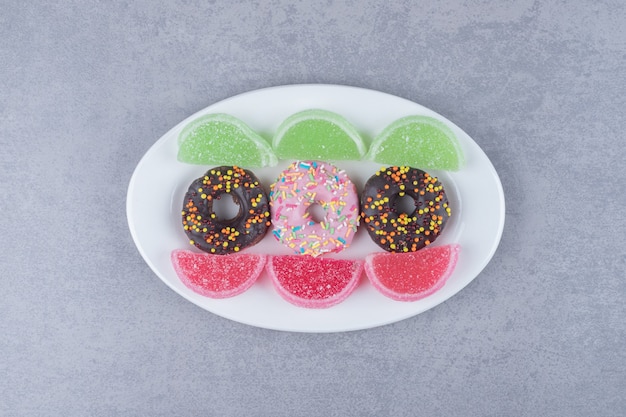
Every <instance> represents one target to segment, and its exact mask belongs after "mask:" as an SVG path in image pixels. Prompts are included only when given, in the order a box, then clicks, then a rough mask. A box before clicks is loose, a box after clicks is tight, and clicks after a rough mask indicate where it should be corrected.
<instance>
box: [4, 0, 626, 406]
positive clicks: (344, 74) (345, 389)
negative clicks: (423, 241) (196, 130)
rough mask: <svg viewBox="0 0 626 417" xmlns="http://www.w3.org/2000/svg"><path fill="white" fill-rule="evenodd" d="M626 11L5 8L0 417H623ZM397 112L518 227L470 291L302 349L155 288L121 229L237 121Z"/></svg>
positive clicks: (514, 6)
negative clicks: (183, 124) (180, 129)
mask: <svg viewBox="0 0 626 417" xmlns="http://www.w3.org/2000/svg"><path fill="white" fill-rule="evenodd" d="M625 20H626V8H625V6H624V3H623V2H621V1H571V2H538V1H502V2H496V1H494V2H489V1H480V0H469V1H457V2H454V1H441V2H432V4H421V5H417V4H414V3H413V2H410V1H395V2H377V1H373V0H364V1H361V2H357V1H345V2H338V1H332V0H328V1H323V2H322V1H314V2H304V1H291V2H289V1H283V0H272V1H269V0H268V1H263V0H258V1H253V2H239V1H238V2H231V1H221V0H217V1H215V0H214V1H207V2H183V1H170V2H164V3H161V4H160V5H157V4H156V3H153V2H149V1H137V2H128V1H112V2H101V3H100V2H94V1H69V2H38V1H34V2H17V1H6V0H5V1H1V2H0V39H2V41H1V42H0V86H1V88H0V145H1V148H2V150H1V152H0V175H1V176H0V208H1V210H2V216H1V217H0V226H1V229H0V230H1V232H2V238H1V239H0V252H1V253H2V256H1V257H0V334H2V336H1V337H0V375H1V377H0V415H2V416H31V415H33V416H34V415H42V416H43V415H46V416H57V415H67V416H87V415H98V416H100V415H102V416H108V415H146V416H172V415H181V416H182V415H214V416H242V415H255V416H352V415H354V416H415V415H425V416H436V415H441V416H470V415H477V416H503V415H516V416H517V415H528V416H537V415H542V416H591V415H599V416H623V415H625V413H626V395H625V394H624V393H625V392H626V349H625V345H626V308H625V304H624V295H625V293H626V278H625V270H626V239H625V238H624V235H625V232H626V224H625V223H626V222H625V219H626V215H625V214H624V207H625V206H626V200H625V197H624V196H625V195H626V189H625V185H624V184H626V164H625V160H626V152H625V150H624V143H623V142H624V130H625V128H626V122H625V118H624V108H626V100H625V98H624V97H626V89H625V82H624V80H625V78H626V77H625V76H626V32H625V29H624V27H625V26H626V25H625V23H626V21H625ZM294 83H330V84H345V85H353V86H359V87H365V88H371V89H375V90H380V91H384V92H387V93H391V94H395V95H398V96H400V97H404V98H407V99H409V100H413V101H416V102H418V103H420V104H423V105H425V106H427V107H430V108H432V109H433V110H435V111H437V112H439V113H441V114H443V115H444V116H446V117H448V118H449V119H451V120H452V121H454V122H455V123H456V124H457V125H459V126H461V127H462V128H463V129H464V130H465V131H467V132H468V133H469V134H470V135H471V136H472V137H473V138H474V139H475V140H476V142H477V143H478V144H479V145H480V146H481V147H482V148H483V149H484V150H485V152H486V153H487V155H488V156H489V157H490V158H491V160H492V162H493V164H494V165H495V167H496V169H497V170H498V172H499V174H500V177H501V180H502V183H503V187H504V191H505V195H506V201H507V210H506V216H507V218H506V225H505V229H504V234H503V237H502V242H501V245H500V247H499V249H498V251H497V253H496V254H495V257H494V258H493V260H492V262H491V263H490V264H489V265H488V266H487V268H486V269H485V270H484V271H483V273H482V274H480V275H479V276H478V277H477V278H476V279H475V280H474V281H473V282H472V283H471V284H470V285H469V286H468V287H467V288H465V289H464V290H463V291H461V292H460V293H459V294H457V295H456V296H455V297H453V298H451V299H450V300H448V301H447V302H445V303H443V304H441V305H439V306H438V307H436V308H434V309H432V310H430V311H428V312H426V313H424V314H421V315H418V316H415V317H413V318H410V319H407V320H404V321H401V322H398V323H395V324H392V325H387V326H383V327H378V328H374V329H370V330H363V331H356V332H349V333H337V334H295V333H288V332H278V331H272V330H265V329H259V328H254V327H250V326H247V325H243V324H239V323H236V322H232V321H229V320H227V319H224V318H221V317H218V316H216V315H213V314H211V313H208V312H206V311H204V310H202V309H200V308H198V307H196V306H194V305H193V304H191V303H189V302H187V301H185V300H184V299H183V298H182V297H180V296H178V295H177V294H176V293H174V292H173V291H172V290H170V289H169V288H168V287H166V286H165V285H164V284H163V283H162V282H161V281H160V280H159V279H158V278H157V277H156V276H155V275H154V274H153V273H152V271H151V270H150V269H149V268H148V266H147V265H146V264H145V263H144V261H143V259H142V258H141V256H140V255H139V253H138V252H137V250H136V248H135V246H134V244H133V241H132V239H131V236H130V233H129V231H128V227H127V223H126V216H125V198H126V190H127V186H128V182H129V179H130V176H131V174H132V172H133V170H134V168H135V165H136V164H137V162H138V161H139V159H140V158H141V156H142V155H143V154H144V152H146V151H147V149H148V148H149V147H150V146H151V145H152V144H153V143H154V141H155V140H156V139H157V138H159V137H160V136H161V135H162V134H163V133H165V132H166V131H167V130H169V129H170V128H171V127H172V126H174V125H175V124H177V123H178V122H179V121H181V120H183V119H184V118H185V117H187V116H189V115H190V114H192V113H193V112H195V111H197V110H200V109H201V108H203V107H205V106H207V105H209V104H212V103H214V102H216V101H219V100H221V99H224V98H226V97H229V96H232V95H235V94H238V93H242V92H245V91H249V90H254V89H257V88H262V87H269V86H275V85H283V84H294Z"/></svg>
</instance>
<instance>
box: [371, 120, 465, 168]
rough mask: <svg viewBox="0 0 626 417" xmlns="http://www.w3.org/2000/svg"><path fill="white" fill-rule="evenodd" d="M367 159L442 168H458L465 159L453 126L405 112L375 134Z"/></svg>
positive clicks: (385, 162)
mask: <svg viewBox="0 0 626 417" xmlns="http://www.w3.org/2000/svg"><path fill="white" fill-rule="evenodd" d="M366 159H368V160H370V161H374V162H377V163H380V164H388V165H406V166H410V167H414V168H422V169H435V170H444V171H458V170H459V169H461V167H462V166H463V164H464V163H465V157H464V156H463V150H462V149H461V145H460V144H459V141H458V139H457V138H456V136H455V135H454V133H453V132H452V130H451V129H450V128H449V127H448V126H446V125H445V124H444V123H443V122H441V121H439V120H437V119H433V118H432V117H427V116H408V117H403V118H402V119H398V120H396V121H395V122H393V123H391V124H390V125H389V126H387V127H386V128H385V129H384V130H383V131H382V132H381V133H380V134H379V135H378V136H377V137H376V138H374V141H373V142H372V145H371V146H370V150H369V152H368V154H367V156H366Z"/></svg>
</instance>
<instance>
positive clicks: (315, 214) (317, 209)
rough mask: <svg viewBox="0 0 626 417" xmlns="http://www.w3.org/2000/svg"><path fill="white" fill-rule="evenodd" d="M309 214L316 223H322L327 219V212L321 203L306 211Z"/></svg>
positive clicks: (311, 206)
mask: <svg viewBox="0 0 626 417" xmlns="http://www.w3.org/2000/svg"><path fill="white" fill-rule="evenodd" d="M306 212H307V214H308V215H309V217H310V218H311V220H312V221H314V222H315V223H321V222H323V221H324V219H326V210H325V209H324V207H322V205H321V204H319V203H313V204H311V205H310V206H309V207H308V208H307V209H306Z"/></svg>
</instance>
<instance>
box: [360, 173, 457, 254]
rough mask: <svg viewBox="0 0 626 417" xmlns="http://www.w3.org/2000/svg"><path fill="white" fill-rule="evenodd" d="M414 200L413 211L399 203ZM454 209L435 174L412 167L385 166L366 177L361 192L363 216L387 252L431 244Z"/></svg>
mask: <svg viewBox="0 0 626 417" xmlns="http://www.w3.org/2000/svg"><path fill="white" fill-rule="evenodd" d="M404 196H409V197H410V198H412V199H413V205H411V209H410V210H406V211H408V212H405V211H404V210H402V209H401V208H400V207H399V206H400V201H401V199H402V198H404ZM450 214H451V211H450V207H449V204H448V197H447V196H446V193H445V191H444V189H443V185H442V184H441V183H440V182H439V180H438V179H437V178H436V177H433V176H431V175H430V174H428V173H427V172H424V171H421V170H419V169H416V168H411V167H405V166H401V167H397V166H392V167H388V168H382V169H381V170H380V171H378V172H377V173H376V174H374V175H373V176H372V177H370V179H369V180H367V182H366V184H365V187H364V189H363V194H362V195H361V217H362V218H363V220H364V222H365V226H366V229H367V231H368V233H369V236H370V237H371V238H372V240H373V241H374V242H375V243H376V244H378V246H380V247H381V248H383V249H384V250H386V251H388V252H415V251H417V250H420V249H422V248H423V247H424V246H427V245H430V244H431V243H433V242H434V241H435V239H437V237H438V236H439V235H440V233H441V231H442V230H443V228H444V226H445V224H446V221H447V220H448V218H449V217H450Z"/></svg>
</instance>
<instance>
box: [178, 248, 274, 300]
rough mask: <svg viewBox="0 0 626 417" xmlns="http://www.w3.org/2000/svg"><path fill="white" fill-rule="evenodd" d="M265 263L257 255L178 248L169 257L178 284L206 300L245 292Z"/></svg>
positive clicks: (263, 259)
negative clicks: (214, 253) (211, 252)
mask: <svg viewBox="0 0 626 417" xmlns="http://www.w3.org/2000/svg"><path fill="white" fill-rule="evenodd" d="M266 260H267V256H266V255H259V254H232V255H228V256H220V255H210V254H206V253H196V252H192V251H188V250H182V249H176V250H174V251H172V254H171V261H172V266H173V267H174V270H175V271H176V274H177V275H178V277H179V278H180V280H181V281H182V283H183V284H185V286H186V287H187V288H189V289H190V290H192V291H194V292H196V293H198V294H200V295H203V296H205V297H210V298H228V297H234V296H236V295H239V294H241V293H243V292H244V291H246V290H247V289H249V288H250V287H251V286H252V284H254V282H255V281H256V280H257V278H258V277H259V275H261V272H263V268H264V267H265V262H266Z"/></svg>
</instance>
